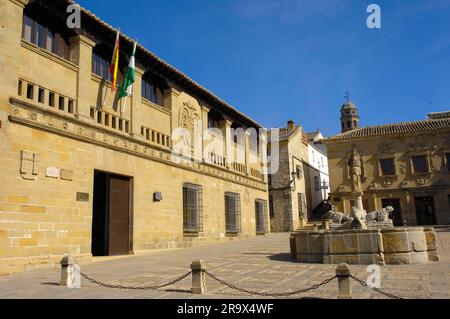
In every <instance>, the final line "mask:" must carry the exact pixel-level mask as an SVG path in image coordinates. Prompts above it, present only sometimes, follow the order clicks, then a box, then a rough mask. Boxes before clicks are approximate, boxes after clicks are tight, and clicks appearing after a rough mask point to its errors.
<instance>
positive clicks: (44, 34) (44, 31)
mask: <svg viewBox="0 0 450 319" xmlns="http://www.w3.org/2000/svg"><path fill="white" fill-rule="evenodd" d="M22 38H23V39H24V40H26V41H28V42H31V43H33V44H35V45H37V46H38V47H40V48H42V49H45V50H47V51H49V52H52V53H54V54H56V55H58V56H60V57H62V58H64V59H66V60H69V59H70V45H69V43H68V41H67V40H66V39H65V38H64V37H63V36H62V35H61V34H60V33H57V32H55V31H54V30H53V29H52V28H50V27H48V26H46V25H44V24H42V23H41V22H40V21H37V20H36V19H33V18H31V17H30V16H28V15H26V14H25V15H24V16H23V26H22Z"/></svg>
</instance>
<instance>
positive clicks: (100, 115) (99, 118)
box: [97, 111, 103, 124]
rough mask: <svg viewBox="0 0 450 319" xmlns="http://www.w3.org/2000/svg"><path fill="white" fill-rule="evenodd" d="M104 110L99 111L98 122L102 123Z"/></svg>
mask: <svg viewBox="0 0 450 319" xmlns="http://www.w3.org/2000/svg"><path fill="white" fill-rule="evenodd" d="M102 115H103V114H102V112H100V111H98V112H97V123H98V124H102Z"/></svg>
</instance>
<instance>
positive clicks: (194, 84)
mask: <svg viewBox="0 0 450 319" xmlns="http://www.w3.org/2000/svg"><path fill="white" fill-rule="evenodd" d="M65 1H67V3H69V4H76V5H78V6H79V7H80V9H81V11H82V12H83V13H84V14H86V15H87V16H89V17H91V18H92V19H94V20H95V21H97V22H98V23H100V24H101V25H103V27H105V28H107V29H109V30H110V31H113V32H117V31H119V30H118V29H116V28H114V27H113V26H111V25H109V24H108V23H106V22H104V21H103V20H101V19H100V18H99V17H97V16H96V15H95V14H93V13H92V12H90V11H89V10H87V9H86V8H83V7H82V6H80V5H79V4H78V3H77V2H76V1H73V0H65ZM120 35H121V36H122V38H124V39H125V40H126V41H128V42H129V43H130V44H133V43H134V40H133V39H131V38H130V37H128V36H126V35H125V34H123V33H121V34H120ZM138 49H140V50H142V51H143V52H144V53H145V54H147V56H148V57H149V58H151V59H154V60H155V61H157V62H158V63H160V64H161V65H162V66H164V67H166V68H167V69H168V70H169V71H170V72H173V73H175V74H176V75H177V76H179V77H180V78H182V79H183V80H184V81H186V82H187V83H189V84H190V85H192V86H193V87H195V88H196V89H198V90H200V91H202V92H203V93H205V94H206V95H208V96H209V97H210V98H211V99H212V100H213V101H215V102H216V103H217V104H220V105H222V106H224V107H225V108H228V109H229V110H230V111H233V112H235V113H236V114H238V115H239V116H242V117H243V118H244V119H246V120H247V121H249V122H251V123H252V124H253V125H255V126H256V127H262V126H261V125H260V124H259V123H257V122H256V121H255V120H253V119H251V118H250V117H248V116H247V115H245V114H244V113H242V112H240V111H238V110H237V109H236V108H235V107H233V106H231V105H230V104H228V103H227V102H225V101H223V100H222V99H220V98H219V97H217V96H216V95H215V94H214V93H212V92H211V91H209V90H208V89H206V88H204V87H203V86H201V85H200V84H198V83H197V82H195V81H194V80H192V79H191V78H190V77H188V76H187V75H186V74H184V73H183V72H181V71H180V70H178V69H176V68H175V67H173V66H172V65H170V64H169V63H167V62H166V61H164V60H162V59H160V58H159V57H158V56H156V55H155V54H154V53H153V52H151V51H149V50H148V49H146V48H145V47H143V46H142V45H140V44H139V43H138Z"/></svg>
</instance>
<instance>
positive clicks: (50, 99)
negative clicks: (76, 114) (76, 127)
mask: <svg viewBox="0 0 450 319" xmlns="http://www.w3.org/2000/svg"><path fill="white" fill-rule="evenodd" d="M48 106H51V107H54V106H55V93H53V92H49V93H48Z"/></svg>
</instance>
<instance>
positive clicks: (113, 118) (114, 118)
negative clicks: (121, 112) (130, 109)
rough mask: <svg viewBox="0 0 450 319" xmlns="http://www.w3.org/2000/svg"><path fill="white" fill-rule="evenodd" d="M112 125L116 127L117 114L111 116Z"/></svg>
mask: <svg viewBox="0 0 450 319" xmlns="http://www.w3.org/2000/svg"><path fill="white" fill-rule="evenodd" d="M111 127H112V128H114V129H115V128H116V117H115V116H113V117H112V118H111Z"/></svg>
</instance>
